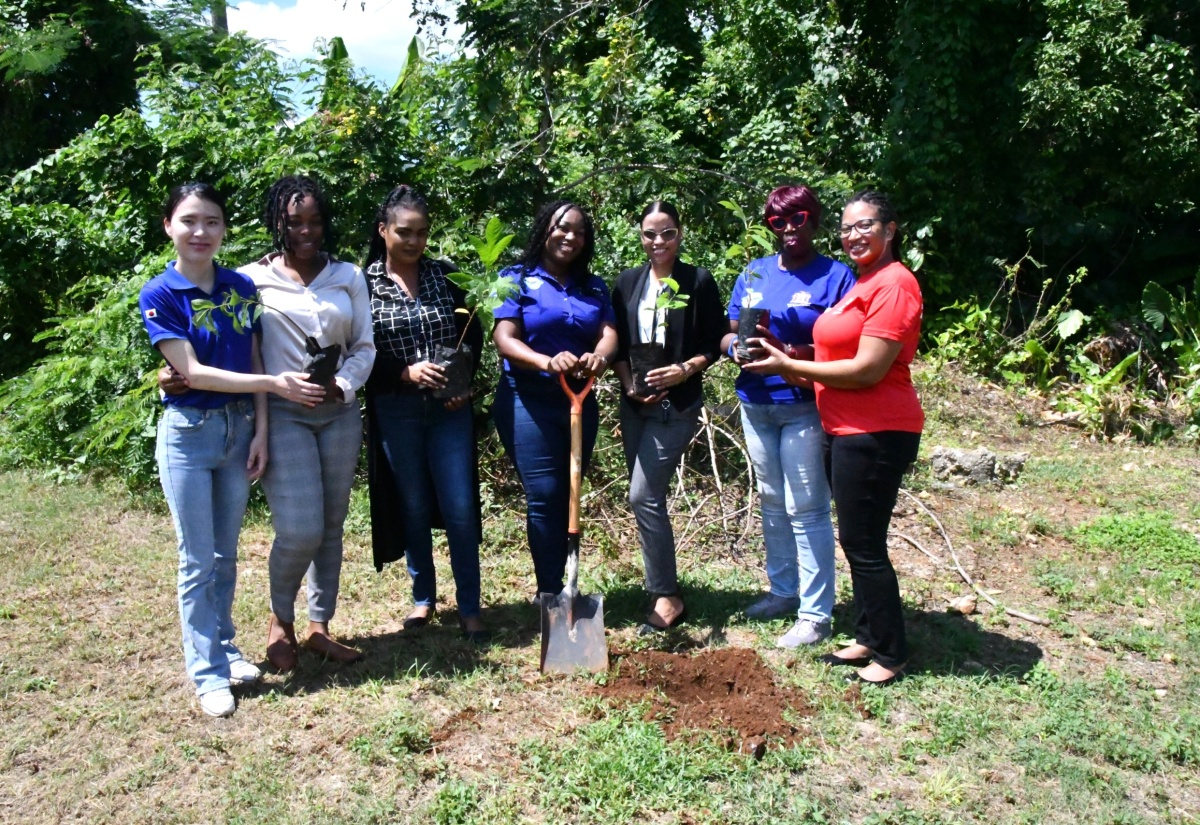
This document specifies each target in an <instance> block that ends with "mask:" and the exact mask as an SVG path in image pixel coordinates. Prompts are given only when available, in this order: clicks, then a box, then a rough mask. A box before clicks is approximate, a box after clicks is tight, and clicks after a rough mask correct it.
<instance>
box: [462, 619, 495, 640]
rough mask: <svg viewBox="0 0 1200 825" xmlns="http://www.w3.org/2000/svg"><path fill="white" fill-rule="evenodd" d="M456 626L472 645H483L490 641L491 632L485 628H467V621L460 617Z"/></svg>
mask: <svg viewBox="0 0 1200 825" xmlns="http://www.w3.org/2000/svg"><path fill="white" fill-rule="evenodd" d="M458 628H459V630H461V631H462V634H463V637H464V638H465V639H466V640H467V641H468V642H470V643H471V644H473V645H478V646H483V645H486V644H488V643H489V642H491V641H492V634H491V632H490V631H487V630H467V623H466V622H464V621H463V620H462V619H459V620H458Z"/></svg>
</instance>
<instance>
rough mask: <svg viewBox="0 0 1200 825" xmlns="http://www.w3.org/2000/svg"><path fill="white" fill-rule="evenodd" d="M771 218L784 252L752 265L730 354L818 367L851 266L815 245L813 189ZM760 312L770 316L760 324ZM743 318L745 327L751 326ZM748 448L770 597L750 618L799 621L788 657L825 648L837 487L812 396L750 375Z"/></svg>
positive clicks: (732, 311)
mask: <svg viewBox="0 0 1200 825" xmlns="http://www.w3.org/2000/svg"><path fill="white" fill-rule="evenodd" d="M763 213H764V218H765V219H766V222H767V225H768V226H769V227H770V228H771V231H772V232H774V233H775V238H776V241H777V245H778V252H777V253H776V254H774V255H770V256H768V257H765V258H759V259H757V260H754V261H751V262H750V264H749V265H748V266H747V267H746V270H745V272H743V273H742V274H741V275H740V276H739V277H738V280H737V283H735V284H734V287H733V294H732V296H731V297H730V301H729V321H730V329H731V332H730V333H729V334H727V335H726V336H725V337H724V339H723V340H722V342H721V343H722V348H723V349H724V350H725V351H726V352H727V353H728V354H729V356H730V357H731V358H733V359H734V361H735V362H736V363H737V364H738V365H739V366H745V365H746V364H748V363H751V362H753V361H755V360H757V359H758V358H759V357H760V356H761V355H762V348H761V346H760V347H757V348H753V347H752V348H749V349H746V348H744V347H739V346H738V330H739V329H740V327H741V325H742V323H747V324H755V329H747V330H745V333H744V334H743V335H742V336H741V338H742V340H743V341H745V340H746V339H747V338H754V339H758V338H761V339H763V340H765V341H767V342H769V343H771V344H773V345H774V346H776V347H779V348H780V349H781V350H783V351H785V352H789V353H793V354H797V355H806V356H807V357H809V358H811V357H812V355H811V350H812V341H813V339H812V329H813V324H814V323H816V320H817V318H819V317H820V316H821V313H823V312H824V311H825V310H827V309H829V308H830V307H832V306H833V305H834V304H836V303H837V302H838V300H839V299H840V298H841V297H842V296H843V295H845V294H846V293H847V292H849V291H850V289H851V288H852V287H853V286H854V275H853V274H852V273H851V272H850V270H849V268H847V267H846V266H845V265H844V264H841V263H838V262H837V261H834V260H832V259H830V258H826V257H825V256H824V255H820V254H818V253H817V250H816V248H815V247H814V246H813V237H814V235H815V234H816V230H817V226H818V225H819V223H820V219H821V202H820V201H818V200H817V196H816V193H815V192H813V190H812V189H810V188H809V187H807V186H781V187H779V188H778V189H776V190H775V191H773V192H771V194H770V195H768V196H767V202H766V206H765V207H764V209H763ZM751 310H762V311H763V312H764V313H765V315H762V316H761V317H758V318H755V317H753V316H754V313H752V312H751ZM740 318H746V320H745V321H744V322H743V321H741V320H740ZM736 389H737V394H738V398H739V399H740V400H741V406H742V429H743V431H744V432H745V434H746V448H747V450H748V452H749V454H750V461H751V464H752V465H753V467H754V472H755V475H756V476H757V477H758V493H759V501H760V506H761V508H762V523H763V544H764V545H765V546H766V567H767V580H768V582H769V583H770V590H769V591H768V592H767V593H766V594H765V595H763V596H762V597H761V598H760V599H759V600H758V601H756V602H755V603H754V604H752V605H750V607H748V608H747V609H746V616H747V617H748V618H751V619H775V618H780V617H783V616H789V615H793V614H795V615H796V622H795V624H794V625H793V626H792V628H791V629H790V630H788V631H787V633H785V634H784V635H783V636H782V637H781V638H780V639H779V641H778V644H779V646H780V647H785V648H796V647H799V646H801V645H812V644H816V643H818V642H820V641H822V640H824V639H827V638H829V636H830V635H831V631H830V624H831V617H832V615H833V597H834V566H833V522H832V520H831V519H830V504H829V502H830V494H829V483H828V481H827V480H826V478H825V469H824V464H823V458H822V444H823V441H824V434H823V432H822V430H821V419H820V416H819V415H818V414H817V405H816V399H815V396H814V395H813V391H812V390H811V389H809V388H806V387H798V386H793V385H792V384H789V383H788V382H787V381H785V380H784V379H783V378H782V377H781V376H779V375H770V374H762V373H754V372H749V371H747V370H745V369H743V370H742V372H741V373H740V374H739V375H738V378H737V384H736Z"/></svg>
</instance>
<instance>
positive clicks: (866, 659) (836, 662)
mask: <svg viewBox="0 0 1200 825" xmlns="http://www.w3.org/2000/svg"><path fill="white" fill-rule="evenodd" d="M817 661H818V662H822V663H823V664H827V665H829V666H830V667H866V666H867V665H869V664H871V657H870V656H858V657H856V658H854V659H843V658H842V657H841V656H836V655H834V654H832V653H826V654H824V655H822V656H818V657H817Z"/></svg>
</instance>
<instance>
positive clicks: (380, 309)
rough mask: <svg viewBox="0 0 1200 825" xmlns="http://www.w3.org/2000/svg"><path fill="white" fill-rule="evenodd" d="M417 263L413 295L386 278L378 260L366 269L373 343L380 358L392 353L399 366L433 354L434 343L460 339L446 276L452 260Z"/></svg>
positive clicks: (381, 263)
mask: <svg viewBox="0 0 1200 825" xmlns="http://www.w3.org/2000/svg"><path fill="white" fill-rule="evenodd" d="M417 267H418V290H417V292H418V294H417V296H416V297H415V298H412V297H409V295H408V293H407V292H405V291H404V290H403V289H402V288H401V287H400V285H399V284H397V283H396V282H395V281H393V280H392V279H391V278H389V277H388V275H387V272H386V271H385V270H384V266H383V262H382V261H377V262H375V263H373V264H371V266H369V267H368V268H367V281H368V282H369V283H370V285H371V322H372V324H373V325H374V328H375V348H376V350H377V352H378V355H379V357H381V358H393V359H395V360H396V361H398V362H400V364H401V365H403V366H409V365H412V364H416V363H417V362H419V361H427V360H430V359H432V358H433V349H434V347H435V346H437V345H438V344H443V345H445V346H447V347H454V345H455V344H456V343H457V342H458V327H457V325H456V324H455V320H454V296H453V295H452V294H451V292H450V284H449V281H448V280H447V278H446V273H447V272H454V271H455V269H454V265H453V264H451V263H449V262H447V261H435V260H431V259H429V258H422V259H421V260H420V261H419V262H418V264H417Z"/></svg>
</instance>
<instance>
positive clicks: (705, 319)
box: [612, 260, 729, 410]
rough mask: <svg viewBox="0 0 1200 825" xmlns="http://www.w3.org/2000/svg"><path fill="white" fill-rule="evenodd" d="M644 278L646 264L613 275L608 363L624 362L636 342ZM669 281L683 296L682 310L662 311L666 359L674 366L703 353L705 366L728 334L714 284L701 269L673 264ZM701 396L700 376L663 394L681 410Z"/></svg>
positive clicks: (715, 356)
mask: <svg viewBox="0 0 1200 825" xmlns="http://www.w3.org/2000/svg"><path fill="white" fill-rule="evenodd" d="M649 276H650V262H649V261H647V262H646V263H644V264H642V265H641V266H639V267H634V268H632V269H626V270H625V271H624V272H622V273H621V274H620V275H618V276H617V283H616V286H614V287H613V292H612V302H613V310H614V312H615V313H616V316H617V354H616V356H615V357H614V358H613V361H628V360H629V346H630V344H635V343H638V323H637V317H638V311H637V308H638V303H639V302H640V301H641V298H642V293H643V292H644V291H645V289H646V279H647V278H648V277H649ZM671 277H672V278H674V279H675V280H676V282H678V284H679V294H680V295H687V296H688V302H687V306H684V307H682V308H680V309H671V310H667V339H666V341H667V344H666V350H667V355H668V357H669V360H670V361H671V363H679V362H681V361H686V360H688V359H689V358H694V357H695V356H697V355H703V356H704V357H705V358H707V359H708V363H709V365H710V366H711V365H712V364H715V363H716V362H717V359H719V358H720V357H721V338H722V337H723V336H724V335H725V333H726V331H727V330H728V326H729V322H728V321H727V320H726V318H725V305H724V303H722V301H721V293H720V292H719V291H718V290H717V282H716V281H714V280H713V277H712V275H710V274H709V272H708V270H707V269H701V268H697V267H694V266H692V265H691V264H685V263H684V262H683V261H680V260H676V261H675V266H674V267H673V268H672V269H671ZM703 397H704V387H703V385H702V379H701V374H700V373H696V374H695V375H693V376H692V377H691V378H689V379H688V380H687V381H684V382H683V383H682V384H680V385H679V386H677V387H672V388H671V389H670V390H669V391H668V392H667V398H668V399H669V400H670V402H671V404H673V405H674V406H675V407H677V408H678V409H681V410H686V409H689V408H691V407H693V406H694V405H696V404H699V403H700V402H701V400H702V399H703Z"/></svg>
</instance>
